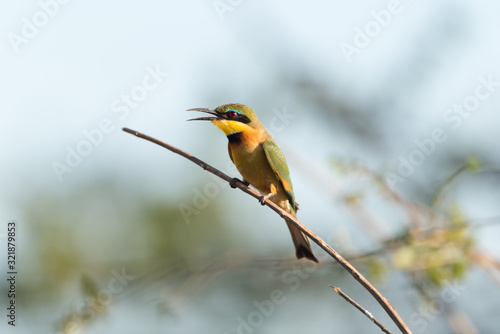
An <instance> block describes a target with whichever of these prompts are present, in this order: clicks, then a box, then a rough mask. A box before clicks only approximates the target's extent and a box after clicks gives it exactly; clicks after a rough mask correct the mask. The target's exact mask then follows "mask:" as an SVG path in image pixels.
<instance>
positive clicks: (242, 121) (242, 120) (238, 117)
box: [234, 115, 251, 124]
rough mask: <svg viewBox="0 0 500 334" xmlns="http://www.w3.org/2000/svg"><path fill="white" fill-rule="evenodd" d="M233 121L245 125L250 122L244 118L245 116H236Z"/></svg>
mask: <svg viewBox="0 0 500 334" xmlns="http://www.w3.org/2000/svg"><path fill="white" fill-rule="evenodd" d="M234 120H235V121H238V122H241V123H245V124H248V123H250V122H251V121H250V118H248V117H246V116H245V115H238V116H236V117H235V118H234Z"/></svg>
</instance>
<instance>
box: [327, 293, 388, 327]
mask: <svg viewBox="0 0 500 334" xmlns="http://www.w3.org/2000/svg"><path fill="white" fill-rule="evenodd" d="M330 287H331V288H332V289H333V290H334V291H335V292H336V293H337V294H338V295H339V296H340V297H342V298H344V299H345V300H346V301H347V302H348V303H349V304H351V305H352V306H354V307H355V308H357V309H358V310H360V311H361V313H363V314H364V315H366V317H367V318H368V319H370V320H371V321H372V322H373V323H374V324H375V325H377V326H378V327H379V328H380V329H381V330H382V332H384V333H387V334H392V333H391V332H390V331H389V330H388V329H387V328H385V326H384V325H382V324H381V323H380V321H378V320H377V318H375V317H374V316H373V315H372V314H371V313H370V312H369V311H368V310H366V309H365V308H364V307H363V306H361V305H359V304H358V303H356V302H355V301H354V300H353V299H352V298H351V297H349V296H348V295H346V294H345V293H344V292H343V291H342V290H340V288H339V287H336V286H333V285H330Z"/></svg>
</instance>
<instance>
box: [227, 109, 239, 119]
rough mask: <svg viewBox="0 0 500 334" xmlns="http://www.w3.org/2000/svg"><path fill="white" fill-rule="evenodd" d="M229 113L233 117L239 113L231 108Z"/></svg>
mask: <svg viewBox="0 0 500 334" xmlns="http://www.w3.org/2000/svg"><path fill="white" fill-rule="evenodd" d="M227 115H228V116H229V117H231V118H232V117H236V115H237V113H236V111H234V110H231V111H228V113H227Z"/></svg>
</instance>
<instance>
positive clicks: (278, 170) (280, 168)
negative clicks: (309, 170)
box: [262, 140, 297, 212]
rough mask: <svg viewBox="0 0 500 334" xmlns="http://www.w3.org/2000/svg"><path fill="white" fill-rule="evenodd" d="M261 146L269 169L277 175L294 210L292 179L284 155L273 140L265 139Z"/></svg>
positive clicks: (295, 209) (295, 208)
mask: <svg viewBox="0 0 500 334" xmlns="http://www.w3.org/2000/svg"><path fill="white" fill-rule="evenodd" d="M262 146H263V148H264V153H265V154H266V158H267V162H269V165H270V166H271V169H272V170H273V171H274V173H275V174H276V176H277V177H278V180H279V181H280V183H281V185H282V186H283V189H285V192H286V194H287V197H288V200H289V201H290V205H291V206H292V208H293V211H295V212H296V211H297V207H296V204H295V196H294V195H293V187H292V180H291V179H290V171H289V170H288V165H287V163H286V159H285V155H284V154H283V152H282V151H281V149H280V148H279V146H278V145H277V144H276V143H275V142H274V141H269V140H266V141H265V142H264V143H262Z"/></svg>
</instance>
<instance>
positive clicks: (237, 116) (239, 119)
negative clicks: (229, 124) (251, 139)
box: [226, 110, 251, 124]
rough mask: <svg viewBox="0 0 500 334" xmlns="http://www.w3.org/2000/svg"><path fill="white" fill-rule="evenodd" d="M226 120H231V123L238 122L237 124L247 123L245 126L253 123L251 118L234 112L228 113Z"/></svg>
mask: <svg viewBox="0 0 500 334" xmlns="http://www.w3.org/2000/svg"><path fill="white" fill-rule="evenodd" d="M226 119H229V120H231V121H237V122H241V123H245V124H248V123H250V122H251V120H250V118H248V117H247V116H245V115H242V114H240V113H238V112H236V111H234V110H229V111H228V112H227V113H226Z"/></svg>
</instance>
